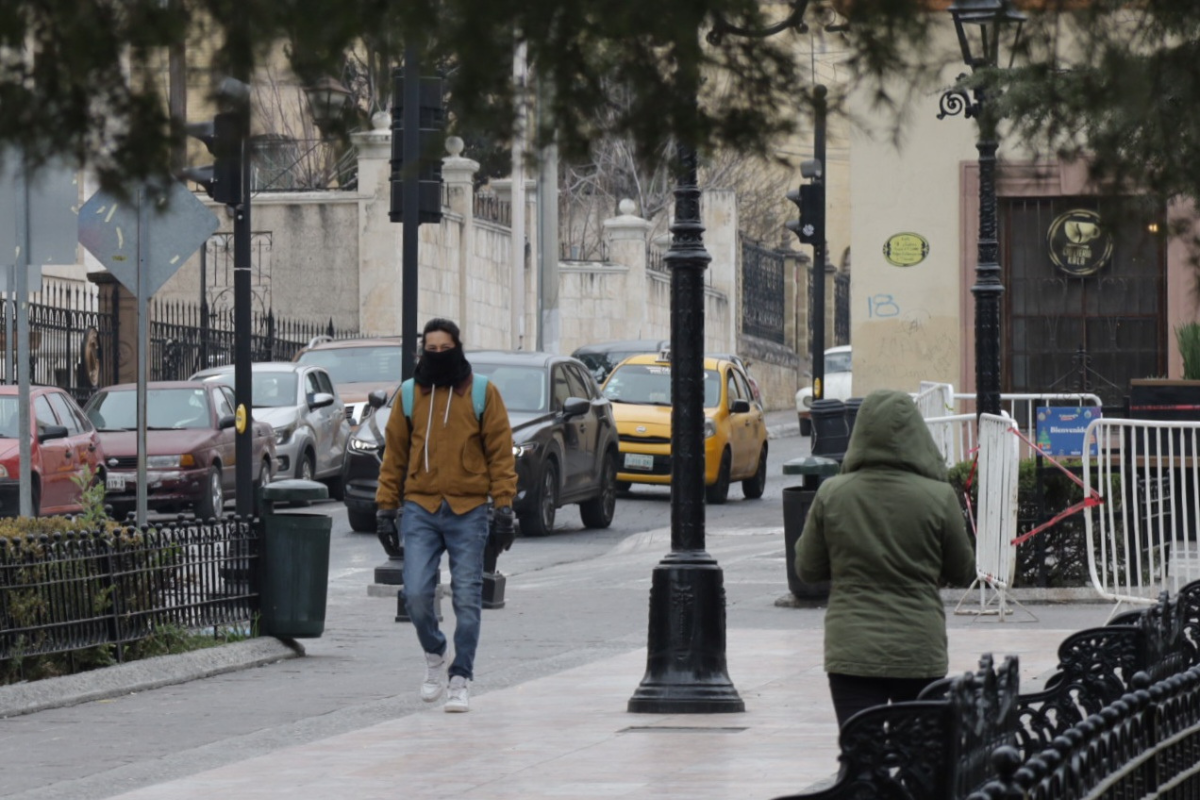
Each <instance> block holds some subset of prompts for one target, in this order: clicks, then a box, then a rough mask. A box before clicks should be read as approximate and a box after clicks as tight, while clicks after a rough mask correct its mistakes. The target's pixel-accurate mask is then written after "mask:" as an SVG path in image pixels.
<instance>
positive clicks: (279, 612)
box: [259, 480, 333, 639]
mask: <svg viewBox="0 0 1200 800" xmlns="http://www.w3.org/2000/svg"><path fill="white" fill-rule="evenodd" d="M328 497H329V489H328V487H326V486H325V484H323V483H317V482H316V481H302V480H285V481H278V482H276V483H272V484H269V485H267V486H266V487H264V488H263V490H262V500H263V503H262V508H263V547H262V557H261V558H260V559H259V570H260V575H261V576H262V580H261V581H260V582H259V585H260V586H261V587H262V594H261V596H260V598H259V601H260V606H261V612H262V615H261V617H260V619H259V623H260V625H259V631H260V633H261V634H262V635H263V636H275V637H278V638H281V639H298V638H316V637H318V636H320V635H321V634H322V633H324V632H325V599H326V595H327V593H328V588H329V534H330V531H331V530H332V528H333V520H331V519H330V518H329V516H328V515H326V514H315V513H305V512H296V511H289V512H287V513H277V512H276V511H275V508H274V505H275V503H301V502H306V501H313V500H326V499H328Z"/></svg>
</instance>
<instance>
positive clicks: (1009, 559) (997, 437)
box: [975, 414, 1020, 613]
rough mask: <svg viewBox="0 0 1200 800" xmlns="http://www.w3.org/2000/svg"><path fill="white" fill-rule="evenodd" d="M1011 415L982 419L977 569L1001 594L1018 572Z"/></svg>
mask: <svg viewBox="0 0 1200 800" xmlns="http://www.w3.org/2000/svg"><path fill="white" fill-rule="evenodd" d="M1016 427H1017V425H1016V422H1015V421H1014V420H1012V419H1009V418H1008V417H1003V416H994V415H992V414H983V415H981V416H980V418H979V502H978V511H977V512H976V518H975V525H976V530H975V536H976V540H975V571H976V574H977V576H978V581H979V583H980V585H981V588H982V585H983V584H987V585H988V586H990V587H991V588H993V589H995V590H996V591H997V592H998V593H999V595H1000V603H1001V613H1004V611H1003V609H1004V606H1005V605H1006V603H1005V600H1004V597H1003V594H1004V592H1005V590H1007V589H1010V588H1012V581H1013V575H1014V574H1015V571H1016V558H1015V556H1016V550H1017V548H1016V546H1015V545H1014V544H1013V543H1012V542H1013V539H1015V538H1017V482H1018V478H1017V471H1018V467H1019V461H1020V449H1019V447H1018V445H1019V444H1020V439H1018V438H1017V437H1016V436H1015V435H1014V434H1013V431H1014V430H1015V429H1016Z"/></svg>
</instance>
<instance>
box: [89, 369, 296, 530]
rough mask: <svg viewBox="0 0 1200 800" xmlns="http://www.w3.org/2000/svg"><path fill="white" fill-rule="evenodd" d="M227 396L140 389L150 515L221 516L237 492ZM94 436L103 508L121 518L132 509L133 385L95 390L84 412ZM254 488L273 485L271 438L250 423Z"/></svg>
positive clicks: (163, 386)
mask: <svg viewBox="0 0 1200 800" xmlns="http://www.w3.org/2000/svg"><path fill="white" fill-rule="evenodd" d="M234 408H235V405H234V400H233V390H232V389H230V388H229V387H228V386H225V385H223V384H221V383H202V382H200V381H151V382H150V383H148V384H147V385H146V470H147V473H148V474H147V484H148V490H149V495H148V498H147V501H148V505H149V507H150V508H152V509H155V510H164V511H167V510H176V509H183V508H191V509H193V510H194V511H195V512H196V516H198V517H202V518H206V519H207V518H209V517H219V516H221V513H222V510H223V509H224V506H225V498H226V496H228V495H230V494H232V493H233V491H234V488H235V475H234V472H235V470H234V435H235V434H234V411H233V410H234ZM84 412H85V413H86V414H87V417H88V419H89V420H91V422H92V424H93V425H95V426H96V429H97V431H98V432H99V434H100V444H101V445H102V446H103V448H104V459H105V460H104V465H105V467H106V468H107V477H106V483H105V485H106V486H107V489H108V491H107V493H106V495H105V499H106V501H107V502H108V503H109V504H111V505H112V506H113V508H114V510H115V511H116V512H117V513H118V514H120V513H122V512H125V511H131V510H133V508H134V506H135V505H136V504H137V423H138V419H137V386H136V385H135V384H132V383H124V384H120V385H118V386H109V387H106V388H104V389H101V390H100V391H98V392H97V393H96V394H94V395H92V398H91V399H90V400H88V402H87V405H86V406H84ZM251 441H252V443H253V451H252V452H253V457H254V471H253V475H254V483H255V485H256V486H260V485H262V484H265V483H266V482H268V481H270V480H271V465H272V464H273V463H274V462H275V435H274V431H273V430H272V429H271V425H270V423H267V422H264V421H262V420H255V421H254V434H253V438H252V440H251Z"/></svg>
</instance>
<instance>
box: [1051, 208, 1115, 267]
mask: <svg viewBox="0 0 1200 800" xmlns="http://www.w3.org/2000/svg"><path fill="white" fill-rule="evenodd" d="M1046 242H1047V245H1048V246H1049V249H1050V260H1051V261H1052V262H1054V266H1056V267H1058V268H1059V269H1061V270H1062V271H1063V272H1065V273H1067V274H1068V275H1075V276H1077V277H1085V276H1087V275H1092V274H1093V273H1095V272H1097V271H1098V270H1100V268H1101V267H1103V266H1104V265H1105V264H1107V263H1108V261H1109V259H1111V258H1112V252H1113V238H1112V233H1110V232H1109V230H1108V228H1106V227H1105V226H1104V225H1103V224H1101V222H1100V215H1099V214H1098V213H1097V212H1095V211H1090V210H1088V209H1085V208H1076V209H1073V210H1071V211H1068V212H1066V213H1065V214H1060V215H1059V216H1058V218H1057V219H1055V220H1054V222H1051V223H1050V230H1049V231H1047V233H1046Z"/></svg>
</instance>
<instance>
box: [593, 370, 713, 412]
mask: <svg viewBox="0 0 1200 800" xmlns="http://www.w3.org/2000/svg"><path fill="white" fill-rule="evenodd" d="M604 396H605V397H607V398H608V399H609V400H611V401H612V402H614V403H634V404H637V405H649V406H670V405H671V365H670V364H626V365H625V366H623V367H618V368H617V369H616V370H615V371H614V372H613V374H612V375H609V376H608V380H607V381H605V383H604ZM720 403H721V381H720V379H719V378H718V376H717V373H716V371H715V370H711V369H706V370H704V407H705V408H716V407H717V406H718V405H720Z"/></svg>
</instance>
